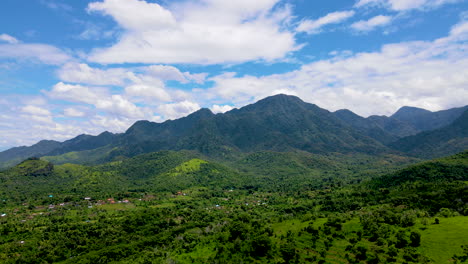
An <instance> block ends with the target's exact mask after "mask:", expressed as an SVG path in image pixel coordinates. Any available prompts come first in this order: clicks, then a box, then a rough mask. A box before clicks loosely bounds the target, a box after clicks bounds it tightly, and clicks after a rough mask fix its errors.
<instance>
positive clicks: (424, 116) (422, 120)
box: [391, 105, 468, 131]
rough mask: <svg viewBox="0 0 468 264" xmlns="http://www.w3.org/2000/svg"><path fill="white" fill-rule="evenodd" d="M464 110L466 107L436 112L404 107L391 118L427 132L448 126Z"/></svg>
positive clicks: (467, 108)
mask: <svg viewBox="0 0 468 264" xmlns="http://www.w3.org/2000/svg"><path fill="white" fill-rule="evenodd" d="M466 110H468V105H467V106H464V107H458V108H452V109H448V110H442V111H437V112H431V111H428V110H425V109H421V108H417V107H409V106H404V107H402V108H400V109H399V110H398V111H397V112H396V113H395V114H393V115H392V116H391V118H394V119H397V120H400V121H402V122H406V123H408V124H411V125H412V126H413V127H414V128H416V129H418V130H419V131H428V130H434V129H438V128H441V127H445V126H448V125H450V124H451V123H452V122H454V121H455V120H456V119H457V118H458V117H460V116H461V115H462V114H463V112H465V111H466Z"/></svg>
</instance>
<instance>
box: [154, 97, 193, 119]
mask: <svg viewBox="0 0 468 264" xmlns="http://www.w3.org/2000/svg"><path fill="white" fill-rule="evenodd" d="M200 108H201V107H200V105H199V104H198V103H195V102H191V101H188V100H185V101H182V102H177V103H172V104H164V105H161V106H159V107H158V111H157V112H158V113H159V114H161V115H163V116H164V117H165V118H166V119H176V118H179V117H183V116H186V115H188V114H191V113H193V112H195V111H197V110H198V109H200Z"/></svg>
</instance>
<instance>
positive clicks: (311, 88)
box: [209, 22, 468, 115]
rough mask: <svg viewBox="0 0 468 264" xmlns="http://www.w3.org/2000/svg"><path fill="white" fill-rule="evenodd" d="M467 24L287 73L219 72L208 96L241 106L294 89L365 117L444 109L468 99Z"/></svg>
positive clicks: (322, 103)
mask: <svg viewBox="0 0 468 264" xmlns="http://www.w3.org/2000/svg"><path fill="white" fill-rule="evenodd" d="M467 23H468V22H463V23H460V24H458V25H456V26H454V27H453V28H452V30H451V33H450V35H449V36H447V37H445V38H441V39H437V40H434V41H432V42H429V41H414V42H402V43H396V44H388V45H384V46H383V47H382V48H381V50H380V51H377V52H364V53H356V54H352V55H348V56H345V57H343V56H338V57H334V58H331V59H328V60H319V61H316V62H313V63H310V64H306V65H304V66H302V67H301V69H299V70H296V71H292V72H289V73H285V74H274V75H267V76H262V77H255V76H243V77H237V76H236V75H235V74H233V73H226V74H223V75H219V76H216V77H214V78H212V79H211V80H212V81H214V82H215V83H216V85H215V87H214V88H212V89H210V90H209V95H210V98H211V99H210V100H216V101H217V102H221V103H222V102H226V103H234V104H235V105H243V104H247V103H250V102H252V101H255V100H258V99H261V98H263V97H265V96H269V95H273V94H277V93H278V92H279V91H283V92H284V93H288V94H291V93H295V94H297V95H298V96H300V97H301V98H303V99H304V100H306V101H308V102H312V103H315V104H317V105H319V106H321V107H323V108H326V109H330V110H337V109H342V108H348V109H351V110H352V111H355V112H357V113H358V114H361V115H371V114H391V113H393V112H394V111H395V110H397V109H398V108H399V107H401V106H404V105H412V106H418V107H423V108H426V109H429V110H441V109H447V108H450V107H455V106H461V105H466V102H468V90H467V89H466V87H468V70H467V69H468V53H466V49H467V48H468V46H467V44H466V41H467V40H468V34H467V33H468V26H467Z"/></svg>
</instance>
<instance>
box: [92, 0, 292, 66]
mask: <svg viewBox="0 0 468 264" xmlns="http://www.w3.org/2000/svg"><path fill="white" fill-rule="evenodd" d="M279 1H280V0H261V1H250V0H249V1H248V0H241V1H221V0H201V1H196V2H188V1H187V2H182V3H176V4H173V5H172V6H169V7H163V6H160V5H159V4H156V3H148V2H146V1H139V0H104V1H103V2H95V3H91V4H89V6H88V10H89V11H92V12H100V13H102V14H106V15H109V16H111V17H112V18H113V19H114V20H115V21H116V22H117V23H118V24H119V25H120V26H121V27H122V28H123V29H125V32H124V33H123V35H122V36H121V38H120V39H119V41H118V42H117V43H116V44H115V45H114V46H112V47H110V48H103V49H96V50H94V51H93V52H92V53H91V55H90V57H89V60H91V61H93V62H99V63H104V64H108V63H193V64H217V63H239V62H245V61H252V60H259V59H261V60H267V61H272V60H276V59H281V58H284V57H285V56H286V55H287V54H288V53H289V52H292V51H295V50H298V49H299V48H300V47H299V46H297V45H296V43H295V39H294V32H290V31H287V30H286V29H285V28H284V25H285V23H287V22H289V20H290V19H291V18H292V15H291V11H290V10H289V9H288V8H280V7H275V6H276V4H277V3H278V2H279ZM214 21H215V22H214Z"/></svg>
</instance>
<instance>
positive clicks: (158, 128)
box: [0, 94, 468, 168]
mask: <svg viewBox="0 0 468 264" xmlns="http://www.w3.org/2000/svg"><path fill="white" fill-rule="evenodd" d="M464 108H467V109H468V106H465V107H461V108H454V109H448V110H444V111H439V112H430V111H427V110H424V109H419V108H413V107H403V108H401V109H400V110H399V111H397V113H395V114H394V115H393V116H395V115H396V116H397V117H398V118H399V119H396V118H393V117H386V116H370V117H368V118H364V117H361V116H359V115H357V114H355V113H353V112H351V111H350V110H345V109H344V110H338V111H335V112H330V111H328V110H326V109H323V108H320V107H319V106H317V105H315V104H310V103H306V102H304V101H303V100H301V99H300V98H299V97H296V96H291V95H285V94H280V95H274V96H270V97H266V98H264V99H262V100H259V101H258V102H256V103H253V104H249V105H247V106H244V107H242V108H239V109H233V110H231V111H228V112H226V113H223V114H214V113H212V112H211V110H209V109H207V108H201V109H199V110H198V111H195V112H194V113H192V114H190V115H188V116H185V117H182V118H179V119H175V120H167V121H165V122H162V123H156V122H151V121H147V120H140V121H137V122H135V123H134V124H133V125H132V126H130V127H129V128H128V129H127V130H126V131H125V132H124V133H120V134H113V133H110V132H107V131H106V132H103V133H101V134H99V135H97V136H90V135H79V136H77V137H75V138H72V139H70V140H67V141H64V142H57V141H40V142H38V143H37V144H35V145H33V146H31V147H20V148H12V149H9V150H6V151H4V152H0V168H1V167H8V166H12V165H14V164H15V163H18V162H20V161H21V160H24V159H25V158H29V157H33V156H37V157H44V156H48V157H60V156H61V155H65V156H64V157H63V158H61V159H60V160H62V162H66V161H67V160H70V157H67V155H68V156H73V158H72V159H71V160H73V161H74V162H79V161H80V157H79V156H80V155H82V156H84V155H88V156H89V154H90V153H92V155H91V157H90V158H88V157H87V158H86V159H85V160H87V162H91V163H93V162H94V163H100V162H107V161H112V160H120V159H123V158H127V157H133V156H135V155H139V154H143V153H149V152H154V151H162V150H176V151H177V150H193V151H198V152H200V153H202V154H204V155H208V156H217V157H224V158H227V157H230V156H233V155H234V156H235V155H236V153H241V152H255V151H268V150H271V151H280V152H281V151H294V150H301V151H307V152H310V153H333V152H339V153H352V152H361V153H382V152H389V153H391V152H394V150H392V149H391V148H389V147H388V146H391V143H393V142H396V141H398V140H399V139H401V138H404V137H405V136H410V135H415V134H417V133H418V132H420V130H419V128H416V127H415V126H414V124H411V123H409V122H406V121H401V120H400V119H405V118H404V116H405V114H407V113H410V114H407V115H409V116H411V114H412V113H414V112H416V113H417V114H418V115H420V114H421V113H423V114H424V115H426V114H431V113H433V114H434V113H435V114H436V115H437V116H436V117H430V116H429V117H428V116H426V119H428V118H429V119H431V120H436V121H434V122H433V124H436V125H437V124H439V125H440V124H442V123H444V122H445V123H446V122H448V121H446V120H445V119H444V118H447V116H449V117H450V120H451V119H454V116H455V117H456V115H457V113H459V112H460V111H461V110H460V109H464ZM441 113H442V114H441ZM441 120H442V121H441ZM444 120H445V121H444ZM398 151H401V149H398ZM72 153H75V154H73V155H71V154H72ZM448 153H450V152H448Z"/></svg>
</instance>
